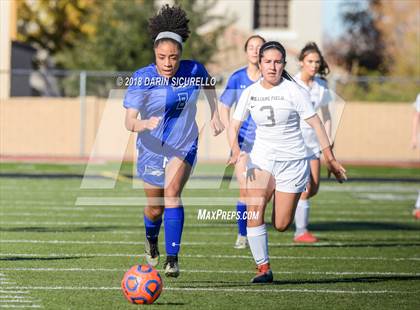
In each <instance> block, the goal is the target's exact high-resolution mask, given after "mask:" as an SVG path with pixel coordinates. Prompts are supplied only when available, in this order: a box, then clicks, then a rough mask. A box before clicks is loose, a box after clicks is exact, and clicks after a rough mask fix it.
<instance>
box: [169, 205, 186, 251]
mask: <svg viewBox="0 0 420 310" xmlns="http://www.w3.org/2000/svg"><path fill="white" fill-rule="evenodd" d="M164 223H165V247H166V255H170V256H175V255H178V252H179V248H180V244H181V235H182V229H183V227H184V207H183V206H182V205H180V206H179V207H178V208H165V218H164Z"/></svg>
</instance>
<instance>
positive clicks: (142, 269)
mask: <svg viewBox="0 0 420 310" xmlns="http://www.w3.org/2000/svg"><path fill="white" fill-rule="evenodd" d="M121 288H122V291H123V294H124V296H125V298H127V300H128V301H129V302H131V303H133V304H152V303H154V302H155V301H156V299H158V297H159V295H160V293H161V292H162V288H163V282H162V278H161V277H160V274H159V273H158V272H157V270H156V269H154V268H153V267H152V266H150V265H135V266H133V267H131V268H130V269H128V271H127V272H126V273H125V274H124V277H123V279H122V281H121Z"/></svg>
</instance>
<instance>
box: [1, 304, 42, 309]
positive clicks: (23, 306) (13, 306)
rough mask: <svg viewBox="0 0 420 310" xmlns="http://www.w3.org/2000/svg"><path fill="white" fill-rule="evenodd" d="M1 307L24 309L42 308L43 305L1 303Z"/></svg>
mask: <svg viewBox="0 0 420 310" xmlns="http://www.w3.org/2000/svg"><path fill="white" fill-rule="evenodd" d="M0 308H7V309H10V308H21V309H24V308H42V307H41V306H39V305H22V306H20V305H0Z"/></svg>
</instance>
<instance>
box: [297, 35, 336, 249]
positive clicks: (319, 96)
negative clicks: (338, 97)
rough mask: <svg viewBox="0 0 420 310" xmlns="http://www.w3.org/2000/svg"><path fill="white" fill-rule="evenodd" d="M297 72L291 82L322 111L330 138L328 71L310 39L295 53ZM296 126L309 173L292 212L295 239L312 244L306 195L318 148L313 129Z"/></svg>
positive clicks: (311, 188)
mask: <svg viewBox="0 0 420 310" xmlns="http://www.w3.org/2000/svg"><path fill="white" fill-rule="evenodd" d="M298 59H299V64H300V72H299V73H298V74H297V75H296V76H294V79H295V81H296V82H297V83H298V84H299V85H300V86H302V87H303V88H304V89H305V90H307V91H308V93H309V96H310V100H311V102H312V105H313V107H314V110H315V111H318V110H320V111H321V112H322V119H323V121H324V126H325V130H326V132H327V134H328V137H329V139H330V141H332V139H331V115H330V112H329V109H328V104H329V103H330V102H331V95H330V92H329V90H328V86H327V81H326V80H325V79H324V78H325V76H326V75H327V74H328V73H329V68H328V64H327V63H326V61H325V60H324V57H323V56H322V53H321V51H320V50H319V48H318V46H317V45H316V44H315V43H313V42H310V43H308V44H306V45H305V47H304V48H303V49H302V50H301V52H300V54H299V58H298ZM300 127H301V130H302V134H303V139H304V140H305V144H306V152H307V154H308V156H309V157H310V169H311V176H310V181H309V182H308V185H307V187H306V191H304V192H303V193H302V195H301V196H300V200H299V202H298V205H297V208H296V213H295V227H296V231H295V236H294V241H295V242H301V243H313V242H317V241H318V239H317V238H316V237H315V236H314V235H312V234H311V233H310V232H309V231H308V229H307V227H308V223H309V207H310V203H309V198H312V197H313V196H315V195H316V194H317V193H318V189H319V181H320V168H321V163H320V160H319V158H320V156H321V149H320V146H319V142H318V139H317V137H316V133H315V131H314V130H313V129H312V127H311V126H310V125H309V124H308V123H307V122H305V121H304V120H301V122H300Z"/></svg>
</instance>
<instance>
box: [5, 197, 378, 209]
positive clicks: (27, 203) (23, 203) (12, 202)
mask: <svg viewBox="0 0 420 310" xmlns="http://www.w3.org/2000/svg"><path fill="white" fill-rule="evenodd" d="M31 198H32V199H29V200H16V199H9V200H7V199H4V197H2V199H1V201H0V203H1V205H2V208H5V207H13V206H16V207H26V208H27V207H33V208H34V209H38V208H46V207H45V206H73V207H72V208H71V209H74V208H77V207H76V206H75V202H72V201H54V200H51V199H49V200H39V199H37V200H33V198H34V197H31ZM91 198H92V197H91ZM102 198H103V197H102ZM124 198H127V197H123V199H124ZM70 199H71V200H73V199H74V200H75V201H76V197H71V198H69V200H70ZM207 199H208V198H207ZM232 199H233V198H232ZM355 201H357V203H358V204H360V205H367V204H372V201H370V200H367V199H361V200H360V199H359V200H358V199H354V200H351V201H339V200H334V199H328V200H327V199H320V198H317V201H316V204H318V205H324V204H326V205H331V204H333V205H335V204H337V205H340V206H341V205H351V206H352V207H353V206H354V204H355ZM35 206H36V207H35ZM38 206H41V207H38ZM87 206H91V205H87ZM118 206H119V208H135V207H139V205H118ZM235 206H236V202H235V204H233V205H232V207H233V208H234V207H235ZM105 207H106V209H108V208H110V207H112V205H102V208H101V210H103V209H104V208H105ZM370 207H378V208H379V207H380V208H381V209H382V208H384V207H386V206H382V205H379V206H378V205H373V206H369V208H370ZM59 208H63V209H66V208H65V207H59ZM79 208H80V206H79ZM69 209H70V208H69Z"/></svg>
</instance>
